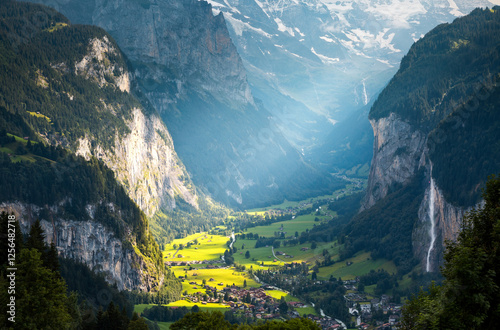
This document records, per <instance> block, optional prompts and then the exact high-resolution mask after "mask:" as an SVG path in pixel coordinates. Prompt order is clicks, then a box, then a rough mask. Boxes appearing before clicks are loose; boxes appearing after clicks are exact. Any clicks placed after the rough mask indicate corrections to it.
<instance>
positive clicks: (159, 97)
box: [35, 0, 253, 112]
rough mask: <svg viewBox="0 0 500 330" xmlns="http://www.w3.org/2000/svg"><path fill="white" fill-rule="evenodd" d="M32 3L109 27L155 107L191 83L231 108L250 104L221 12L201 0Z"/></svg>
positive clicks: (160, 108)
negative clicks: (213, 9)
mask: <svg viewBox="0 0 500 330" xmlns="http://www.w3.org/2000/svg"><path fill="white" fill-rule="evenodd" d="M35 2H39V3H44V4H46V5H48V6H53V7H54V8H55V9H56V10H58V11H60V12H62V13H63V14H64V15H65V16H67V17H68V18H69V19H70V20H71V21H72V22H73V23H83V24H93V25H97V26H99V27H102V28H104V29H105V30H106V31H107V32H109V33H110V34H111V35H112V36H113V38H114V39H115V40H116V41H117V42H118V44H119V45H120V48H121V49H122V50H123V52H124V53H125V54H126V55H127V57H128V59H129V60H130V61H131V62H132V63H133V64H134V69H135V75H136V77H137V78H138V79H139V80H140V81H142V87H143V90H144V92H145V93H146V94H147V96H148V99H149V100H150V101H151V102H153V103H154V105H155V106H156V109H157V110H158V111H160V112H161V111H164V110H167V109H168V107H169V105H170V104H171V103H176V102H177V101H178V100H179V99H182V98H184V97H186V92H187V91H189V90H190V89H191V88H194V89H197V90H198V91H202V92H204V93H206V94H210V95H211V96H214V97H215V98H216V99H218V100H219V101H220V102H222V103H225V104H231V105H232V106H235V107H241V104H247V103H253V98H252V94H251V92H250V87H249V86H248V83H247V80H246V72H245V69H244V67H243V63H242V61H241V59H240V57H239V55H238V52H237V51H236V47H235V46H234V45H233V43H232V41H231V38H230V36H229V32H228V30H227V28H226V23H225V20H224V16H223V15H222V14H220V15H217V16H214V15H213V14H212V7H211V5H209V4H208V3H207V2H205V1H201V2H200V1H198V0H180V1H166V0H151V1H150V0H141V1H124V0H111V1H109V0H106V1H103V0H97V1H95V2H94V1H92V2H88V1H85V0H68V1H64V2H58V3H54V2H53V1H46V0H39V1H35ZM131 22H133V24H132V23H131Z"/></svg>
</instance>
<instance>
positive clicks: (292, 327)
mask: <svg viewBox="0 0 500 330" xmlns="http://www.w3.org/2000/svg"><path fill="white" fill-rule="evenodd" d="M285 305H286V303H285ZM225 315H226V316H228V318H231V317H230V313H229V312H226V314H225ZM225 315H224V314H222V313H221V312H219V311H217V312H198V313H188V314H186V316H184V317H183V318H182V319H181V320H179V321H177V322H175V323H174V324H172V326H171V327H170V329H172V330H184V329H185V330H206V329H228V330H230V329H233V330H237V329H238V330H251V329H255V330H280V329H281V330H297V329H298V330H319V329H321V328H320V327H319V326H318V325H317V324H316V323H315V322H314V321H312V320H309V319H305V318H296V319H290V320H286V321H284V322H281V321H276V320H273V321H270V322H266V323H264V324H257V325H253V324H252V325H248V324H244V325H235V324H233V325H232V324H231V323H230V322H229V321H227V320H226V319H225Z"/></svg>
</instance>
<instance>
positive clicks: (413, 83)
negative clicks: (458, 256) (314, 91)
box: [355, 7, 500, 271]
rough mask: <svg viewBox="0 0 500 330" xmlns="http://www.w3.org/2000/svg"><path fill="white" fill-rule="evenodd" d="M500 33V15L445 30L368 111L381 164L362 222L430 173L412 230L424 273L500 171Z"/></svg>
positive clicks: (416, 50)
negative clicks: (489, 179)
mask: <svg viewBox="0 0 500 330" xmlns="http://www.w3.org/2000/svg"><path fill="white" fill-rule="evenodd" d="M499 29H500V15H499V11H498V7H495V8H494V9H493V10H489V9H487V10H479V9H477V10H475V11H474V12H472V13H471V14H470V15H468V16H466V17H463V18H460V19H457V20H456V21H455V22H454V23H452V24H443V25H440V26H438V27H437V28H435V29H434V30H432V31H431V32H429V33H428V34H427V35H426V36H425V37H424V38H423V39H421V40H420V41H418V42H417V43H415V44H414V46H413V47H412V48H411V49H410V51H409V53H408V54H407V55H406V56H405V57H404V58H403V60H402V62H401V67H400V69H399V71H398V72H397V74H396V75H395V76H394V78H393V79H392V80H391V82H390V83H389V84H388V86H387V87H386V88H385V89H384V91H382V93H381V94H380V96H379V98H378V99H377V101H376V102H375V103H374V105H373V107H372V109H371V112H370V122H371V124H372V127H373V132H374V147H373V150H374V156H373V160H372V165H371V169H370V177H369V182H368V189H367V192H366V196H365V199H364V201H363V204H362V208H361V213H360V214H361V216H358V218H357V219H356V218H355V221H360V219H362V218H364V217H365V216H364V215H363V214H364V213H366V214H368V215H369V214H370V212H373V210H374V209H373V208H374V206H376V205H377V203H380V202H381V201H383V200H384V199H385V198H387V197H388V196H389V195H390V193H391V191H394V189H397V187H401V186H403V187H404V186H406V185H408V184H410V183H411V182H412V181H414V180H415V179H416V178H417V173H424V174H423V175H424V178H423V179H419V180H420V181H421V184H420V188H419V189H417V190H416V191H415V196H417V195H421V196H422V199H421V201H420V203H419V207H418V213H415V218H416V219H418V220H416V221H415V222H414V223H413V225H412V226H411V227H409V228H407V231H406V235H407V237H410V236H411V237H412V241H413V243H412V246H413V247H412V250H413V256H414V257H416V258H417V259H418V261H419V262H420V263H421V265H422V269H424V270H428V271H438V269H439V268H438V266H439V265H440V264H442V262H443V259H442V252H443V247H444V244H445V241H446V240H454V239H456V237H457V234H458V231H459V230H460V226H461V219H462V218H463V215H464V214H465V212H466V211H467V210H469V209H470V208H471V207H473V206H475V205H477V204H478V203H480V197H479V194H480V191H481V187H483V185H484V183H485V182H486V179H487V176H488V175H490V174H493V173H495V172H496V171H498V168H499V165H500V152H499V149H498V142H497V141H498V136H497V134H498V133H497V132H498V123H499V121H500V117H499V116H500V113H499V109H500V107H498V105H499V101H498V97H499V95H498V94H499V90H498V84H497V80H498V78H499V77H500V75H499V72H500V61H499V57H500V56H499V55H500V54H499V50H498V49H499V48H498V45H499V44H500V39H499V38H498V34H497V33H496V32H492V31H499ZM472 59H473V60H472ZM424 180H425V181H424ZM391 198H398V197H397V196H394V195H391ZM398 211H399V210H397V209H394V210H393V212H396V213H397V212H398ZM415 212H416V211H415Z"/></svg>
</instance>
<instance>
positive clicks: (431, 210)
mask: <svg viewBox="0 0 500 330" xmlns="http://www.w3.org/2000/svg"><path fill="white" fill-rule="evenodd" d="M435 199H436V196H435V187H434V179H433V178H432V166H431V186H430V192H429V219H430V221H431V229H430V230H429V235H430V236H431V244H430V245H429V250H428V251H427V265H426V271H427V272H430V271H431V260H430V258H431V252H432V250H433V249H434V243H435V241H436V222H435V219H434V202H435Z"/></svg>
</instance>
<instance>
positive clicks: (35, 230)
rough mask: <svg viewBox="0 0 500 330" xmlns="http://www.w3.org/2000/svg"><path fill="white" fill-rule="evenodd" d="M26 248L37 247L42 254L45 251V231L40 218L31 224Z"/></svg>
mask: <svg viewBox="0 0 500 330" xmlns="http://www.w3.org/2000/svg"><path fill="white" fill-rule="evenodd" d="M26 248H28V249H37V250H38V251H40V252H41V253H42V254H44V253H45V249H46V245H45V232H44V231H43V228H42V226H41V225H40V220H38V219H37V220H36V221H35V223H34V224H33V225H32V226H31V229H30V233H29V236H28V240H27V242H26Z"/></svg>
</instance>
